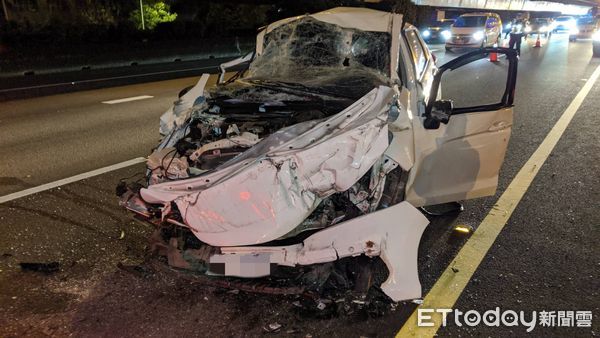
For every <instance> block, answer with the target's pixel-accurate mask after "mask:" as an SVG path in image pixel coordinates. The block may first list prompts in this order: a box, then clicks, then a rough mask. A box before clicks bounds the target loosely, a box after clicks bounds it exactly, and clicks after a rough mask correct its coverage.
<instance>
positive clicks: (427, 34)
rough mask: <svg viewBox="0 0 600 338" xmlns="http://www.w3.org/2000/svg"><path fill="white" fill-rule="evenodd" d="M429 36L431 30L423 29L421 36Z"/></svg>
mask: <svg viewBox="0 0 600 338" xmlns="http://www.w3.org/2000/svg"><path fill="white" fill-rule="evenodd" d="M429 36H431V32H430V31H429V30H424V31H423V37H424V38H428V37H429Z"/></svg>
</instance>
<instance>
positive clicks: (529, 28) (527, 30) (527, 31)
mask: <svg viewBox="0 0 600 338" xmlns="http://www.w3.org/2000/svg"><path fill="white" fill-rule="evenodd" d="M523 31H524V32H525V33H529V32H531V27H529V26H527V27H525V29H524V30H523Z"/></svg>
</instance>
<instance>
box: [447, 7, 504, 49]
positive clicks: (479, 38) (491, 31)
mask: <svg viewBox="0 0 600 338" xmlns="http://www.w3.org/2000/svg"><path fill="white" fill-rule="evenodd" d="M451 33H452V37H451V38H450V39H449V40H448V41H446V50H447V51H451V50H452V48H457V47H459V48H463V47H471V48H472V47H477V48H480V47H486V46H493V45H494V44H495V43H498V42H499V40H500V39H501V35H502V19H500V16H499V15H498V14H495V13H468V14H463V15H461V16H459V17H458V18H457V19H456V21H455V22H454V24H453V25H452V28H451Z"/></svg>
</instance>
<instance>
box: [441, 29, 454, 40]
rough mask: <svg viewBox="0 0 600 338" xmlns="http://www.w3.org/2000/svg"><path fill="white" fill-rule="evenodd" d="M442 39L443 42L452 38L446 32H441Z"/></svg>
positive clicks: (450, 34) (448, 32)
mask: <svg viewBox="0 0 600 338" xmlns="http://www.w3.org/2000/svg"><path fill="white" fill-rule="evenodd" d="M442 37H443V38H444V40H450V38H451V37H452V33H451V32H450V31H448V30H446V31H442Z"/></svg>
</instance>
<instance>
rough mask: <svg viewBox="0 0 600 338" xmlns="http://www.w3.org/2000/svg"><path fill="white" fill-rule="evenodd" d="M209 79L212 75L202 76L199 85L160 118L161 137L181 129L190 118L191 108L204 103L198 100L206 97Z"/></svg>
mask: <svg viewBox="0 0 600 338" xmlns="http://www.w3.org/2000/svg"><path fill="white" fill-rule="evenodd" d="M209 77H210V74H202V76H201V77H200V79H199V80H198V83H196V85H195V86H194V87H192V88H191V89H190V90H189V91H188V92H187V93H185V94H184V95H183V96H182V97H180V98H179V100H177V101H176V102H175V104H174V105H173V106H172V107H171V108H169V110H167V111H166V112H165V113H164V114H163V115H162V116H161V117H160V133H161V135H167V134H169V133H171V132H172V131H173V129H174V128H177V127H181V126H182V125H183V124H184V123H185V121H186V120H187V119H188V118H189V114H190V113H191V108H192V107H193V106H194V105H197V104H200V103H202V100H200V101H198V99H199V98H202V97H203V96H204V88H205V87H206V83H207V82H208V78H209Z"/></svg>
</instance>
